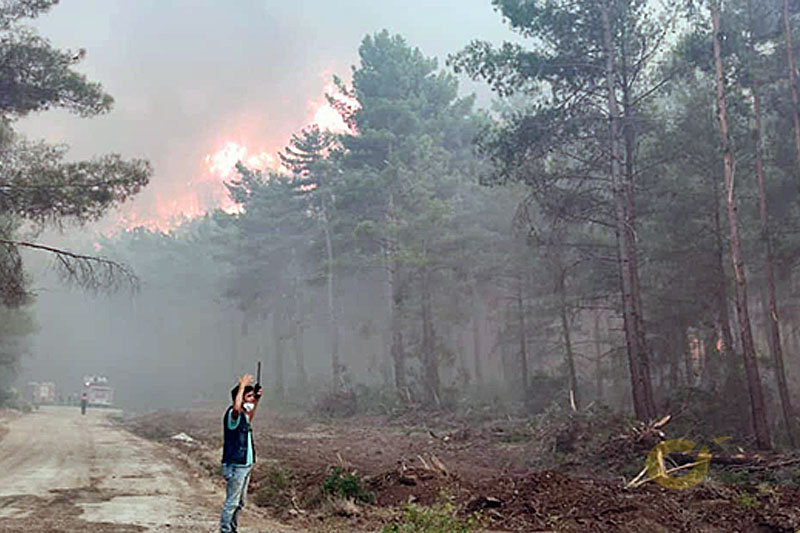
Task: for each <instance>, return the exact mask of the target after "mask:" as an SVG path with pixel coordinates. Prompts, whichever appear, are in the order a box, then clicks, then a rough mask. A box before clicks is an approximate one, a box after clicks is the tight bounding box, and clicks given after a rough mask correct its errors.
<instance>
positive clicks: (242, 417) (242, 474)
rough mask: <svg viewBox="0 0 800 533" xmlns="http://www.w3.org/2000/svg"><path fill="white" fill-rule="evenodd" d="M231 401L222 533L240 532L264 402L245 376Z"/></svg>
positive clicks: (225, 433)
mask: <svg viewBox="0 0 800 533" xmlns="http://www.w3.org/2000/svg"><path fill="white" fill-rule="evenodd" d="M231 399H232V400H233V405H231V406H230V407H228V409H227V410H226V411H225V416H224V417H223V419H222V433H223V436H224V440H223V443H222V475H223V477H224V478H225V483H226V490H225V504H224V505H223V506H222V516H221V517H220V521H219V527H220V531H221V533H236V532H237V531H238V519H239V513H241V511H242V509H243V508H244V504H245V500H246V498H247V484H248V483H249V482H250V471H251V470H252V469H253V464H254V463H255V460H256V450H255V447H254V446H253V426H252V423H253V416H255V414H256V408H257V407H258V402H259V400H260V399H261V386H260V385H256V387H253V376H251V375H250V374H245V375H244V376H242V377H241V378H239V383H238V384H237V385H236V386H235V387H234V388H233V390H231Z"/></svg>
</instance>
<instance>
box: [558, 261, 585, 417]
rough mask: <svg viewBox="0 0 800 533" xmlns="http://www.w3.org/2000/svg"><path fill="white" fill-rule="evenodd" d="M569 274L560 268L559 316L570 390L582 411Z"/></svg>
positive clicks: (576, 404) (576, 405)
mask: <svg viewBox="0 0 800 533" xmlns="http://www.w3.org/2000/svg"><path fill="white" fill-rule="evenodd" d="M566 277H567V274H566V272H565V271H564V268H559V273H558V279H557V287H556V290H557V292H558V296H559V316H560V318H561V334H562V336H563V339H564V359H565V362H566V363H567V376H568V377H569V389H570V391H571V392H572V397H573V399H574V400H575V407H576V408H578V409H580V405H581V403H580V391H579V389H578V376H577V373H576V372H575V354H574V353H573V351H572V336H571V334H570V333H571V332H570V327H569V309H568V307H567V286H566V279H565V278H566Z"/></svg>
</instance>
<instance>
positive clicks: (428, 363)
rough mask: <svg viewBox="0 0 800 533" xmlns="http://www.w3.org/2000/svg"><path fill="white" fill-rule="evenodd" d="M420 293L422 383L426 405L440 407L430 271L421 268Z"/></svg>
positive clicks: (437, 357)
mask: <svg viewBox="0 0 800 533" xmlns="http://www.w3.org/2000/svg"><path fill="white" fill-rule="evenodd" d="M421 281H422V287H421V288H422V293H421V297H420V305H421V312H422V350H421V354H422V372H423V375H422V382H423V384H424V386H425V395H426V397H427V398H426V399H427V401H428V403H430V404H436V406H437V407H441V391H440V379H439V356H438V351H437V349H436V332H435V330H434V328H433V301H432V295H431V290H432V287H431V282H430V281H431V280H430V271H429V269H428V268H427V267H423V268H422V280H421Z"/></svg>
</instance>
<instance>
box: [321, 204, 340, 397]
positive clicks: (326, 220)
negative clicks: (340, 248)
mask: <svg viewBox="0 0 800 533" xmlns="http://www.w3.org/2000/svg"><path fill="white" fill-rule="evenodd" d="M327 204H328V202H327V199H326V198H325V196H323V198H322V223H323V224H322V229H323V232H324V234H325V257H326V259H327V272H326V274H327V276H326V288H327V293H328V328H329V342H330V350H331V367H332V368H331V370H332V372H333V373H332V377H333V388H334V390H338V389H339V388H340V387H341V386H342V376H341V374H342V364H341V362H340V361H339V325H338V323H337V318H336V305H335V302H334V297H333V293H334V278H333V242H332V239H331V228H330V214H329V212H328V205H327Z"/></svg>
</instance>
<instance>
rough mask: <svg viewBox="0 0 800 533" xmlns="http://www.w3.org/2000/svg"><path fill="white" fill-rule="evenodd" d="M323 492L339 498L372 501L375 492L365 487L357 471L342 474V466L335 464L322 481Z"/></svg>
mask: <svg viewBox="0 0 800 533" xmlns="http://www.w3.org/2000/svg"><path fill="white" fill-rule="evenodd" d="M322 492H323V493H324V494H327V495H329V496H334V497H337V498H349V499H351V500H355V501H358V502H364V503H372V502H373V501H375V494H374V493H372V492H368V491H367V490H365V489H364V487H363V485H362V483H361V479H360V478H359V477H358V474H356V473H355V472H349V473H346V474H342V469H341V467H338V466H335V467H333V470H331V473H330V474H328V476H327V477H326V478H325V479H324V480H323V481H322Z"/></svg>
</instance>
